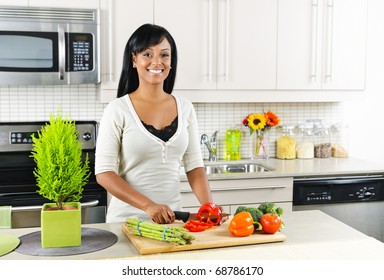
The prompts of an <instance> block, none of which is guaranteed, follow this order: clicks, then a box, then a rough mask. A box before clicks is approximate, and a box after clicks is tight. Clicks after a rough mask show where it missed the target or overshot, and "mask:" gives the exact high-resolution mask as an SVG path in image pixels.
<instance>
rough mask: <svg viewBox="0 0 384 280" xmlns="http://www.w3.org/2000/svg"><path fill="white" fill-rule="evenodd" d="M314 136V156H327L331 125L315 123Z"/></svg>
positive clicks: (328, 154) (328, 153)
mask: <svg viewBox="0 0 384 280" xmlns="http://www.w3.org/2000/svg"><path fill="white" fill-rule="evenodd" d="M313 132H314V137H315V148H314V151H315V158H329V157H331V155H332V149H331V127H330V125H327V124H323V123H316V124H315V125H314V128H313Z"/></svg>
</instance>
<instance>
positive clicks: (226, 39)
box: [224, 0, 229, 82]
mask: <svg viewBox="0 0 384 280" xmlns="http://www.w3.org/2000/svg"><path fill="white" fill-rule="evenodd" d="M224 47H225V59H224V81H225V82H228V75H229V59H228V58H229V0H226V1H225V46H224Z"/></svg>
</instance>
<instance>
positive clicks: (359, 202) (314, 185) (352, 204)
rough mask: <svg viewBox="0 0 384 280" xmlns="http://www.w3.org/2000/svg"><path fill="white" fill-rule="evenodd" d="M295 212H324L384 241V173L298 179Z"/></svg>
mask: <svg viewBox="0 0 384 280" xmlns="http://www.w3.org/2000/svg"><path fill="white" fill-rule="evenodd" d="M293 210H294V211H301V210H321V211H323V212H325V213H326V214H328V215H330V216H332V217H334V218H336V219H338V220H340V221H342V222H343V223H345V224H348V225H349V226H351V227H353V228H355V229H357V230H358V231H361V232H363V233H365V234H367V235H369V236H372V237H374V238H376V239H378V240H380V241H382V242H384V215H383V213H384V177H383V174H371V175H364V176H349V177H337V178H306V179H296V180H294V184H293ZM324 230H325V231H326V230H327V228H324Z"/></svg>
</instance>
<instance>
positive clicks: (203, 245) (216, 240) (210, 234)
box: [122, 222, 287, 255]
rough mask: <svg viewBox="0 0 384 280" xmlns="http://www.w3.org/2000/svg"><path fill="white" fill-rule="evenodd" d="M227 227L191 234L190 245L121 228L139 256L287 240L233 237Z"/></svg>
mask: <svg viewBox="0 0 384 280" xmlns="http://www.w3.org/2000/svg"><path fill="white" fill-rule="evenodd" d="M183 225H184V223H179V222H175V223H174V224H172V227H173V226H175V227H182V226H183ZM228 225H229V223H228V222H226V223H225V224H223V225H221V226H218V227H212V228H209V229H207V230H205V231H203V232H193V233H191V234H193V235H194V236H195V238H196V239H195V240H193V241H192V244H187V245H172V244H169V243H167V242H163V241H158V240H154V239H150V238H147V237H143V236H138V235H134V234H131V233H130V232H129V231H128V228H127V227H126V226H125V225H124V224H123V225H122V228H123V231H124V233H125V234H126V235H127V237H128V238H129V239H130V240H131V242H132V244H133V245H134V246H135V247H136V249H137V251H139V253H140V254H141V255H148V254H155V253H169V252H178V251H189V250H198V249H208V248H219V247H231V246H240V245H250V244H260V243H270V242H279V241H285V240H286V239H287V237H286V236H285V235H284V234H283V233H281V232H276V233H274V234H266V233H262V232H257V233H254V234H252V235H250V236H246V237H235V236H233V235H232V234H231V233H230V232H229V231H228Z"/></svg>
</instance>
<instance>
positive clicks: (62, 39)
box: [58, 25, 65, 80]
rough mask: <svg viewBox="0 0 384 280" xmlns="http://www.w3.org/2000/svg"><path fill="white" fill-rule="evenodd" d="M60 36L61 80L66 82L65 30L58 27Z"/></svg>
mask: <svg viewBox="0 0 384 280" xmlns="http://www.w3.org/2000/svg"><path fill="white" fill-rule="evenodd" d="M58 34H59V37H58V39H59V79H60V80H64V73H65V32H64V28H63V27H61V26H60V25H59V26H58Z"/></svg>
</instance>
